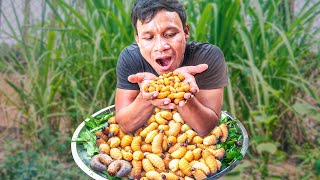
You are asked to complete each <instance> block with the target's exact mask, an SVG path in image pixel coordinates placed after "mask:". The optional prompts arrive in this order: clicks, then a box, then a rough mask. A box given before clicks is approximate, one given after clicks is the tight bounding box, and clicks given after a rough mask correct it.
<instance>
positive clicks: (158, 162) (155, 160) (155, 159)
mask: <svg viewBox="0 0 320 180" xmlns="http://www.w3.org/2000/svg"><path fill="white" fill-rule="evenodd" d="M146 158H147V159H148V160H149V161H150V162H151V164H152V165H153V166H154V167H156V168H158V169H160V170H161V171H165V165H164V162H163V159H161V158H160V157H159V156H157V155H155V154H151V153H150V154H147V155H146Z"/></svg>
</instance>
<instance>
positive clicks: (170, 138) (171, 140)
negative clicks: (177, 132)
mask: <svg viewBox="0 0 320 180" xmlns="http://www.w3.org/2000/svg"><path fill="white" fill-rule="evenodd" d="M176 143H177V138H176V137H175V136H168V147H169V148H170V147H172V146H173V145H175V144H176Z"/></svg>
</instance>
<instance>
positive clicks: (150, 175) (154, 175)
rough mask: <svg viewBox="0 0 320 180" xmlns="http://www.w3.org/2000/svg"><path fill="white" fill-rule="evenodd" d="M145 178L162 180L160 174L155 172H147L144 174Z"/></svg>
mask: <svg viewBox="0 0 320 180" xmlns="http://www.w3.org/2000/svg"><path fill="white" fill-rule="evenodd" d="M146 177H147V178H148V179H150V180H162V179H161V175H160V173H158V172H157V171H149V172H147V173H146Z"/></svg>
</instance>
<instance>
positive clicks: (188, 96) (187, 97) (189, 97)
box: [183, 93, 193, 100]
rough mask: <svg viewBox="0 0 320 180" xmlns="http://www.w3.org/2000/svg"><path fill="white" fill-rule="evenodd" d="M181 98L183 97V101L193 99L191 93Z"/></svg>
mask: <svg viewBox="0 0 320 180" xmlns="http://www.w3.org/2000/svg"><path fill="white" fill-rule="evenodd" d="M183 97H184V99H187V100H189V99H191V98H192V97H193V95H192V94H191V93H185V94H184V96H183Z"/></svg>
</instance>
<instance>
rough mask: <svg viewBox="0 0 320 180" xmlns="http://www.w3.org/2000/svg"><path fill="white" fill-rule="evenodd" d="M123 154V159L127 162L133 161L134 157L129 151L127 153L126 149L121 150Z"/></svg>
mask: <svg viewBox="0 0 320 180" xmlns="http://www.w3.org/2000/svg"><path fill="white" fill-rule="evenodd" d="M121 154H122V158H123V159H124V160H126V161H132V159H133V155H132V153H131V152H130V151H129V152H127V151H125V150H124V149H122V150H121Z"/></svg>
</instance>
